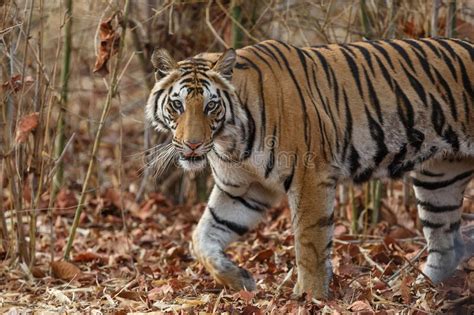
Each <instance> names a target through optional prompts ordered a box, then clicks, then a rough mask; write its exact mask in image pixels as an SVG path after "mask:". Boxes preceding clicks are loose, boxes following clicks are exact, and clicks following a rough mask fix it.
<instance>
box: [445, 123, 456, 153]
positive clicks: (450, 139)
mask: <svg viewBox="0 0 474 315" xmlns="http://www.w3.org/2000/svg"><path fill="white" fill-rule="evenodd" d="M443 139H444V141H446V142H447V143H449V144H450V145H451V147H452V148H453V151H454V152H458V151H459V139H458V135H457V134H456V132H454V130H453V128H451V126H448V128H446V130H445V131H444V133H443Z"/></svg>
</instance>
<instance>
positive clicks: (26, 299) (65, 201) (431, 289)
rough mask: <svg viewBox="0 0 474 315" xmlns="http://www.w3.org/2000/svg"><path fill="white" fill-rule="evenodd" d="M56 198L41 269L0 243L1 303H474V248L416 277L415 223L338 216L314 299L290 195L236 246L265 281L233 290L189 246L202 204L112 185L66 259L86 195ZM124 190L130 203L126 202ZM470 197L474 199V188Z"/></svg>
mask: <svg viewBox="0 0 474 315" xmlns="http://www.w3.org/2000/svg"><path fill="white" fill-rule="evenodd" d="M58 198H59V199H58V203H59V206H60V207H62V208H63V210H61V212H59V213H54V217H56V219H55V221H54V222H53V223H52V224H51V223H50V221H49V219H48V218H49V217H48V214H47V213H44V214H42V215H40V217H39V220H40V224H39V226H40V227H41V228H40V230H39V231H38V232H39V234H40V235H42V237H41V238H39V239H38V240H37V248H38V250H37V254H36V257H37V259H36V263H35V266H34V267H33V268H31V271H30V269H29V268H27V266H22V265H21V264H18V263H14V262H11V261H9V260H8V259H5V260H3V259H2V257H1V256H2V255H3V256H4V257H5V256H6V253H1V252H0V279H1V281H0V292H1V294H0V312H1V313H3V312H7V311H8V310H9V311H10V313H9V314H15V313H14V312H13V313H11V312H12V311H18V312H25V311H35V312H40V311H42V312H51V313H57V312H61V313H63V312H67V313H75V312H77V313H96V314H97V313H98V312H99V311H100V312H111V313H118V314H125V313H139V312H157V313H162V312H164V313H196V314H197V313H199V314H207V313H222V312H227V313H230V314H233V313H239V314H267V313H273V314H284V313H292V314H305V313H324V312H329V313H333V314H339V313H340V314H343V313H347V312H363V313H367V314H371V313H376V314H394V313H398V312H400V311H402V310H404V311H408V313H410V314H432V313H443V314H446V313H456V314H473V313H472V312H474V306H473V305H474V298H473V292H474V257H471V258H470V259H468V260H467V261H465V262H464V263H463V264H462V265H461V266H460V267H459V268H458V270H456V272H455V274H454V275H453V276H452V277H451V278H449V279H448V280H447V281H445V282H444V283H443V284H440V285H436V286H434V285H432V284H431V283H430V282H429V281H421V282H416V281H415V280H416V278H417V277H418V276H419V275H420V271H419V268H421V266H422V264H423V262H424V261H425V260H426V250H424V246H425V240H424V238H423V237H422V235H421V234H420V232H418V230H417V229H415V228H413V227H412V228H406V227H403V226H402V225H400V224H392V223H390V222H387V221H382V222H381V223H379V224H377V225H376V226H375V227H372V228H367V229H366V230H365V231H364V232H363V233H364V234H360V235H350V233H349V223H348V222H346V221H344V220H342V219H341V218H339V219H338V220H337V221H336V227H335V241H334V252H333V257H332V260H333V266H334V277H333V281H332V283H331V291H332V297H331V299H329V300H327V301H318V300H312V301H308V300H307V299H306V300H305V299H301V300H296V299H294V298H292V296H291V293H292V288H293V286H294V284H295V280H296V270H295V269H296V268H295V257H294V239H293V236H292V234H291V230H290V216H289V210H288V208H287V207H286V206H285V205H282V206H280V207H277V208H274V209H272V210H271V211H269V213H268V216H267V219H266V220H265V222H264V223H262V224H260V226H259V227H258V228H257V229H256V230H255V231H254V232H252V233H249V235H247V236H245V237H244V238H243V240H242V241H241V242H237V243H235V244H233V245H232V246H231V247H230V249H229V250H228V253H229V254H230V255H231V256H232V257H233V259H234V260H235V261H236V262H237V263H238V264H239V265H241V266H243V267H245V268H246V269H248V270H249V271H250V272H251V273H252V274H253V275H254V277H255V279H256V281H257V288H258V289H257V291H255V292H246V291H241V292H235V291H232V290H228V289H224V288H222V287H221V286H219V285H217V284H216V283H215V282H214V281H213V280H212V278H211V276H210V275H209V274H208V273H207V272H206V271H205V270H204V268H203V267H202V265H200V264H199V263H198V262H197V261H196V260H194V259H193V257H192V256H191V254H190V250H189V241H190V239H191V232H192V230H193V228H194V226H195V224H196V222H197V221H198V219H199V216H200V214H201V213H202V211H203V209H204V205H203V204H199V205H196V206H192V207H190V206H177V205H174V204H172V203H171V202H170V201H168V200H167V199H165V198H164V197H163V196H162V195H160V194H158V193H155V194H150V195H149V196H148V198H147V199H146V200H145V201H144V202H142V203H140V204H136V203H135V202H134V201H133V199H132V198H131V196H130V197H129V198H127V196H125V197H124V199H123V200H120V194H118V192H117V191H114V190H112V189H108V190H107V191H106V192H105V193H104V194H102V195H101V196H100V197H94V198H92V197H91V198H89V200H87V207H86V211H85V212H84V213H83V216H82V219H81V223H80V228H79V229H78V233H77V237H76V240H75V243H74V250H73V255H72V260H71V263H66V262H58V260H59V257H56V262H54V263H51V258H50V252H51V248H50V245H49V244H51V243H54V246H55V248H54V252H56V253H62V252H63V250H64V248H65V243H66V238H67V235H68V229H69V227H70V225H71V222H72V217H73V211H74V206H73V205H74V203H75V202H76V199H75V197H74V194H72V193H71V192H68V191H66V190H65V191H61V193H60V195H59V197H58ZM122 201H123V202H124V203H125V205H126V208H127V211H125V212H122V211H121V210H120V207H119V206H120V204H121V202H122ZM384 204H385V206H389V204H386V203H384ZM467 204H468V206H469V207H470V208H472V207H471V206H472V201H471V200H469V202H467ZM470 210H472V209H469V212H471V211H470ZM122 215H124V216H125V218H126V226H125V227H124V225H123V221H122ZM51 229H53V231H54V234H53V235H55V240H54V242H51V239H50V235H51V234H50V232H51ZM462 229H463V234H464V238H465V240H466V242H467V243H468V244H467V245H468V250H471V253H472V248H473V247H474V244H473V242H474V238H473V234H474V221H469V220H465V222H464V224H463V227H462ZM56 256H59V254H57V255H56Z"/></svg>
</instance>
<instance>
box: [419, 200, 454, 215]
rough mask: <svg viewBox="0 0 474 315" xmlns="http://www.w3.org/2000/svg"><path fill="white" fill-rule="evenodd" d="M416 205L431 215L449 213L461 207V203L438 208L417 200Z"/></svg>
mask: <svg viewBox="0 0 474 315" xmlns="http://www.w3.org/2000/svg"><path fill="white" fill-rule="evenodd" d="M416 203H417V205H418V206H419V207H421V208H423V210H425V211H428V212H433V213H443V212H451V211H454V210H458V209H459V208H461V207H462V203H461V204H459V205H449V206H446V205H445V206H440V205H434V204H432V203H430V202H428V201H423V200H419V199H416Z"/></svg>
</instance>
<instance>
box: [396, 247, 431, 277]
mask: <svg viewBox="0 0 474 315" xmlns="http://www.w3.org/2000/svg"><path fill="white" fill-rule="evenodd" d="M427 248H428V245H425V247H423V248H422V249H420V251H419V252H418V253H417V254H416V255H415V257H413V258H412V259H411V261H410V260H407V263H405V265H403V267H402V268H400V269H398V270H397V271H396V272H395V273H394V274H393V275H391V276H390V278H388V280H387V283H390V282H392V281H393V280H394V279H395V278H397V277H398V276H399V275H400V274H401V273H402V272H403V271H405V269H407V268H408V267H410V266H413V263H415V262H416V261H418V259H420V257H421V255H422V254H423V252H424V251H425V250H426V249H427Z"/></svg>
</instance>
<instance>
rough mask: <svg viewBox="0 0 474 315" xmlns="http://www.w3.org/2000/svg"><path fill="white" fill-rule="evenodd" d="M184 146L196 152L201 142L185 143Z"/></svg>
mask: <svg viewBox="0 0 474 315" xmlns="http://www.w3.org/2000/svg"><path fill="white" fill-rule="evenodd" d="M184 144H186V145H187V146H188V147H189V148H190V149H191V150H196V149H197V148H199V147H200V146H201V145H202V141H186V142H185V143H184Z"/></svg>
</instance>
